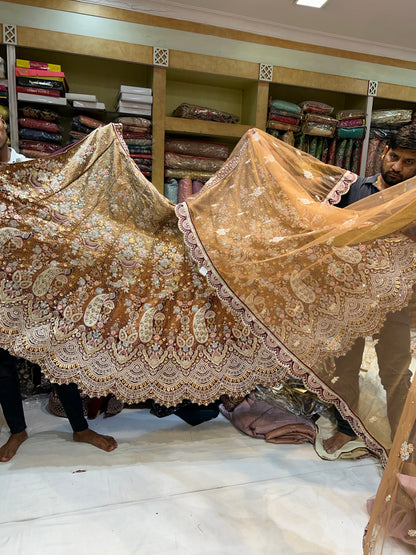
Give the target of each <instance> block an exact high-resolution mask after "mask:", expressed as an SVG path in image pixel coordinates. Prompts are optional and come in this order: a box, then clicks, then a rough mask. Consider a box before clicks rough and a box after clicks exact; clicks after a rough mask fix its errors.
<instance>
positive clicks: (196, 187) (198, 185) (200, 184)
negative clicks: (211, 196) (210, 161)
mask: <svg viewBox="0 0 416 555" xmlns="http://www.w3.org/2000/svg"><path fill="white" fill-rule="evenodd" d="M204 185H205V183H204V182H203V181H200V180H199V179H194V181H192V194H193V195H195V194H196V193H199V191H200V190H201V189H202V187H203V186H204Z"/></svg>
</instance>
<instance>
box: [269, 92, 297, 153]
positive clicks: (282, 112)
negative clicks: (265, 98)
mask: <svg viewBox="0 0 416 555" xmlns="http://www.w3.org/2000/svg"><path fill="white" fill-rule="evenodd" d="M301 112H302V108H301V107H300V106H298V105H297V104H294V103H293V102H287V101H285V100H278V99H270V102H269V113H268V118H267V127H266V130H267V133H270V135H273V136H274V137H277V138H278V139H281V140H282V141H284V142H285V143H288V144H291V145H292V146H293V145H294V144H295V135H294V133H298V132H299V131H300V124H301V118H302V113H301Z"/></svg>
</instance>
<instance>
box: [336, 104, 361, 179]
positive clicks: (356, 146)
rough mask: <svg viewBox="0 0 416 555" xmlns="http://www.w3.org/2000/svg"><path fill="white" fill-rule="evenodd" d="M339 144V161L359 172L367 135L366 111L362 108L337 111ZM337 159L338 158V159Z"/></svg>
mask: <svg viewBox="0 0 416 555" xmlns="http://www.w3.org/2000/svg"><path fill="white" fill-rule="evenodd" d="M336 118H337V120H338V126H337V133H336V136H337V145H336V152H338V154H339V153H341V154H339V163H338V164H337V163H336V164H335V165H340V164H341V167H342V168H345V169H346V170H351V171H352V172H354V173H359V171H360V162H361V151H362V146H363V139H364V136H365V124H366V122H365V112H363V111H362V110H353V109H351V110H341V111H340V112H337V114H336ZM336 161H337V160H336Z"/></svg>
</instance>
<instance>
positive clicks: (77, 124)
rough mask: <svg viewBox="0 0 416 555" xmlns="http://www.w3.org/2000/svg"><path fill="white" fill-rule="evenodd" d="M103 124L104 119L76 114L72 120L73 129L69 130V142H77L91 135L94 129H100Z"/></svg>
mask: <svg viewBox="0 0 416 555" xmlns="http://www.w3.org/2000/svg"><path fill="white" fill-rule="evenodd" d="M103 125H104V123H103V122H102V121H99V120H98V119H95V118H92V117H90V116H86V115H83V114H79V115H78V116H74V117H73V118H72V122H71V127H72V129H71V131H70V132H69V142H70V143H75V142H77V141H79V140H80V139H83V138H84V137H86V136H87V135H89V134H90V133H91V131H94V129H98V127H102V126H103Z"/></svg>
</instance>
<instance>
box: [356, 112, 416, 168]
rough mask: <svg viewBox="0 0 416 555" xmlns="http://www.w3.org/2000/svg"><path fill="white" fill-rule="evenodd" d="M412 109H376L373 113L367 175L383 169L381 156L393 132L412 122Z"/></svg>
mask: <svg viewBox="0 0 416 555" xmlns="http://www.w3.org/2000/svg"><path fill="white" fill-rule="evenodd" d="M412 117H413V113H412V110H406V109H399V110H394V109H392V110H374V111H373V113H372V114H371V127H370V140H369V143H368V152H367V164H366V169H365V175H366V176H369V175H374V174H376V173H378V172H379V171H380V169H381V159H382V158H381V157H382V155H383V152H384V149H385V147H386V146H387V145H388V143H389V140H390V137H391V136H392V134H394V133H396V131H397V129H399V128H400V127H402V126H403V125H407V124H409V123H411V122H412Z"/></svg>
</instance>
